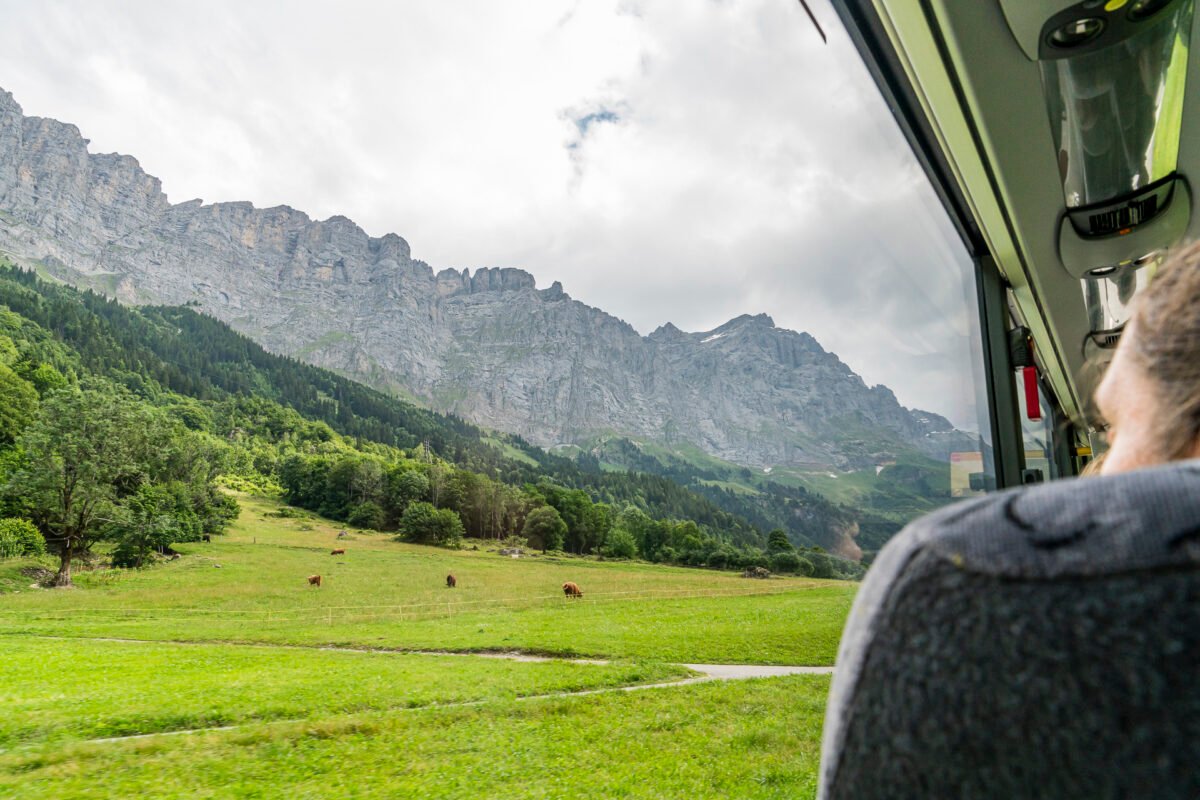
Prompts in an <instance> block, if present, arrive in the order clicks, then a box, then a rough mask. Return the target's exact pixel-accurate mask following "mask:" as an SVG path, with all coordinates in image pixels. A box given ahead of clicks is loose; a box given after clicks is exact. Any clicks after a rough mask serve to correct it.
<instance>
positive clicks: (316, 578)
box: [308, 575, 321, 589]
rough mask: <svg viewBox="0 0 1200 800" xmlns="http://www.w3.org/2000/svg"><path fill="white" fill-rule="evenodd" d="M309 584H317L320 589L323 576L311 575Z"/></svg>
mask: <svg viewBox="0 0 1200 800" xmlns="http://www.w3.org/2000/svg"><path fill="white" fill-rule="evenodd" d="M308 585H309V586H316V587H317V588H318V589H320V588H321V576H320V575H309V576H308Z"/></svg>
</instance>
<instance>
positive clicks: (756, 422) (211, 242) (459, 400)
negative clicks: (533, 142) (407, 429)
mask: <svg viewBox="0 0 1200 800" xmlns="http://www.w3.org/2000/svg"><path fill="white" fill-rule="evenodd" d="M87 144H88V143H87V140H85V139H83V138H82V136H81V135H80V133H79V130H78V129H77V128H75V127H74V126H73V125H67V124H63V123H60V122H56V121H54V120H48V119H39V118H33V117H26V116H24V115H23V114H22V111H21V108H20V107H19V106H18V105H17V104H16V102H15V101H14V100H13V98H12V96H11V95H9V94H7V93H5V92H4V91H2V90H0V251H3V252H6V253H9V254H10V255H12V256H13V257H14V258H15V259H16V260H18V261H19V262H22V263H25V264H27V265H33V266H37V267H39V268H41V269H43V270H46V271H49V272H51V273H52V274H54V275H55V276H57V277H60V278H63V279H65V280H68V281H71V282H73V283H76V284H80V285H86V286H91V287H93V288H97V289H100V290H102V291H105V292H107V293H109V294H112V295H115V296H116V297H118V298H119V299H121V300H123V301H126V302H132V303H149V302H153V303H163V304H183V303H189V302H194V303H198V304H199V305H200V306H201V307H202V309H203V310H205V311H206V312H208V313H210V314H212V315H213V316H215V317H217V318H219V319H221V320H224V321H225V322H227V323H229V324H230V325H232V326H233V327H234V328H236V329H237V330H239V331H241V332H243V333H245V334H247V335H249V336H251V337H253V338H254V339H256V340H258V341H260V342H261V343H263V344H264V345H265V346H266V347H268V348H269V349H271V350H274V351H276V352H279V353H283V354H287V355H292V356H295V357H298V358H301V359H304V360H306V361H309V362H312V363H314V364H317V365H320V366H323V367H328V368H332V369H334V370H337V371H339V372H342V373H345V374H348V375H350V376H352V377H355V378H358V379H360V380H363V381H365V382H367V383H370V384H373V385H376V386H380V387H383V388H387V389H390V390H393V391H397V392H399V393H402V394H406V395H409V396H411V397H414V398H416V399H418V400H420V401H422V402H424V403H427V404H429V405H430V406H432V407H434V408H437V409H440V410H444V411H453V412H455V413H458V414H460V415H462V416H464V417H466V418H468V419H470V420H472V421H474V422H476V423H478V424H480V425H484V426H487V427H492V428H496V429H500V430H504V431H510V432H513V433H518V434H520V435H522V436H524V437H526V438H527V439H529V440H530V441H532V442H534V443H537V444H540V445H544V446H551V445H555V444H559V443H574V442H581V441H586V440H589V439H591V438H593V437H595V436H599V435H606V434H610V433H619V434H623V435H628V436H633V437H641V438H646V439H649V440H654V441H662V442H666V443H671V444H684V443H691V444H694V445H697V446H699V447H701V448H703V449H704V450H705V451H707V452H709V453H712V454H713V455H716V456H719V457H721V458H725V459H728V460H731V461H735V462H738V463H741V464H745V465H748V466H768V465H775V464H781V465H782V464H788V465H822V466H826V465H828V466H862V465H865V464H867V463H870V462H871V461H872V460H876V459H878V458H881V457H886V456H887V452H888V450H889V448H894V447H898V446H899V447H902V446H905V445H916V446H918V447H921V448H923V449H925V450H926V451H927V452H931V453H936V452H937V451H938V450H944V449H945V446H944V444H943V443H942V442H943V441H944V440H945V438H946V436H947V435H948V433H947V432H949V431H950V429H951V426H950V425H949V423H948V422H947V421H946V420H945V419H942V418H941V417H938V416H937V415H934V414H930V413H927V412H913V411H909V410H907V409H904V408H903V407H901V406H900V404H899V403H898V402H897V401H896V398H895V397H894V395H893V394H892V393H891V391H889V390H888V389H887V388H885V387H882V386H876V387H868V386H866V385H865V384H864V383H863V381H862V379H861V378H859V377H858V376H857V375H855V374H854V373H853V372H852V371H851V370H850V369H849V368H848V367H847V366H846V365H845V364H843V363H842V362H841V361H840V360H839V359H838V358H837V356H835V355H833V354H832V353H828V352H826V351H825V350H823V349H822V348H821V347H820V345H818V344H817V342H816V341H815V340H814V339H813V338H812V337H811V336H809V335H807V334H804V333H796V332H793V331H789V330H783V329H780V328H777V327H776V326H775V325H774V323H773V322H772V321H771V319H770V318H768V317H766V316H763V315H760V316H757V317H749V316H745V317H739V318H737V319H734V320H732V321H730V322H728V323H726V324H725V325H722V326H721V327H719V328H717V329H716V330H713V331H706V332H703V333H685V332H683V331H680V330H678V329H677V328H675V327H674V326H671V325H666V326H664V327H662V328H660V329H658V330H657V331H655V332H654V333H653V334H651V335H650V336H647V337H643V336H640V335H639V334H638V333H637V332H636V331H635V330H634V329H633V328H632V327H630V326H629V325H627V324H626V323H624V322H622V321H621V320H619V319H617V318H615V317H613V316H611V315H609V314H606V313H604V312H603V311H600V310H599V309H595V308H591V307H589V306H587V305H584V304H583V303H580V302H578V301H575V300H572V299H571V298H570V297H569V296H568V295H567V294H566V293H565V292H564V291H563V289H562V286H561V285H559V284H558V283H555V284H553V285H552V286H551V287H550V288H549V289H542V290H538V289H537V287H536V285H535V281H534V278H533V276H531V275H529V274H528V273H526V272H523V271H521V270H517V269H480V270H477V271H476V272H474V273H473V274H472V273H469V272H468V271H465V270H464V271H463V272H456V271H453V270H443V271H441V272H437V273H435V272H434V271H433V270H432V269H431V268H430V267H429V265H427V264H425V263H423V262H421V261H418V260H415V259H413V258H412V256H411V253H410V252H409V247H408V243H407V242H405V241H404V240H403V239H402V238H400V237H399V236H396V235H394V234H388V235H387V236H384V237H382V238H372V237H369V236H367V235H366V233H365V232H363V231H362V229H360V228H359V227H358V226H357V225H355V224H354V223H353V222H351V221H350V220H349V219H346V218H345V217H332V218H330V219H327V220H321V221H318V220H312V219H310V218H309V217H308V216H307V215H305V214H304V213H303V212H300V211H296V210H295V209H292V208H288V207H286V206H280V207H277V208H267V209H258V208H254V207H253V206H252V205H250V204H249V203H216V204H212V205H204V204H203V203H201V201H199V200H193V201H190V202H186V203H179V204H176V205H172V204H170V203H169V202H168V201H167V198H166V196H165V195H164V194H163V192H162V187H161V184H160V182H159V181H158V179H157V178H154V177H152V176H149V175H147V174H146V173H145V172H143V171H142V169H141V167H140V166H139V165H138V162H137V161H136V160H135V159H133V158H130V157H128V156H120V155H96V154H89V153H88V151H87Z"/></svg>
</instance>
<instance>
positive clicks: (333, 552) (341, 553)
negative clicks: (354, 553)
mask: <svg viewBox="0 0 1200 800" xmlns="http://www.w3.org/2000/svg"><path fill="white" fill-rule="evenodd" d="M329 555H331V556H344V555H346V548H344V547H339V548H338V549H337V550H330V551H329Z"/></svg>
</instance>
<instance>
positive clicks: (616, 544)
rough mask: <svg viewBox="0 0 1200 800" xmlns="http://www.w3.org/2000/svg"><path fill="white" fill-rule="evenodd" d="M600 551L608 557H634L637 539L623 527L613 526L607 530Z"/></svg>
mask: <svg viewBox="0 0 1200 800" xmlns="http://www.w3.org/2000/svg"><path fill="white" fill-rule="evenodd" d="M600 552H601V553H602V554H603V555H605V556H606V557H608V558H634V557H636V556H637V541H636V540H635V539H634V538H633V534H632V533H630V532H629V531H627V530H625V529H624V528H613V529H612V530H611V531H609V532H608V538H607V539H605V541H604V547H602V548H601V549H600Z"/></svg>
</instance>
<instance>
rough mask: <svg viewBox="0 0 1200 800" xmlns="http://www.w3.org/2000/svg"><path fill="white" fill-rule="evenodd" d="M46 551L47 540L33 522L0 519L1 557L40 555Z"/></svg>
mask: <svg viewBox="0 0 1200 800" xmlns="http://www.w3.org/2000/svg"><path fill="white" fill-rule="evenodd" d="M45 552H46V540H45V539H44V538H42V534H41V532H40V531H39V530H38V529H37V528H35V527H34V526H33V523H32V522H28V521H27V520H23V519H12V518H10V519H0V558H16V557H17V556H40V555H43V554H45Z"/></svg>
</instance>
